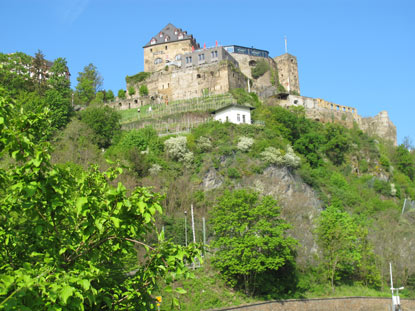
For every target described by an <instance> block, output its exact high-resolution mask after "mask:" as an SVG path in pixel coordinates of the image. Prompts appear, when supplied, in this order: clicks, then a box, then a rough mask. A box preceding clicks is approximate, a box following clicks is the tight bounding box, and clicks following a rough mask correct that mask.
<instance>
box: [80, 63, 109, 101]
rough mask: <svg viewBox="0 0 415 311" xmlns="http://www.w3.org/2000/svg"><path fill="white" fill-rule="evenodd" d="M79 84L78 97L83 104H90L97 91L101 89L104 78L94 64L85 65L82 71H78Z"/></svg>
mask: <svg viewBox="0 0 415 311" xmlns="http://www.w3.org/2000/svg"><path fill="white" fill-rule="evenodd" d="M76 79H77V80H78V84H77V86H76V95H77V98H78V99H79V100H80V102H81V103H83V104H89V103H90V102H91V101H92V100H93V99H94V98H95V95H96V93H97V92H98V91H99V90H100V88H101V86H102V83H103V78H102V76H101V75H100V73H99V72H98V70H97V67H95V66H94V65H93V64H89V65H88V66H85V67H84V70H83V71H82V72H79V73H78V77H77V78H76Z"/></svg>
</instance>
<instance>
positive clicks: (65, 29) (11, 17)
mask: <svg viewBox="0 0 415 311" xmlns="http://www.w3.org/2000/svg"><path fill="white" fill-rule="evenodd" d="M169 22H170V23H172V24H174V25H175V26H176V27H179V28H182V29H183V30H187V31H188V33H189V34H193V36H194V37H195V38H196V39H197V41H198V42H199V43H200V44H201V46H203V44H204V43H206V45H207V46H208V47H209V46H213V45H215V41H216V40H217V41H218V43H219V45H227V44H237V45H242V46H253V47H256V48H260V49H264V50H268V51H269V52H270V55H271V56H272V57H275V56H278V55H281V54H283V53H284V36H287V38H288V52H289V53H291V54H293V55H295V56H297V60H298V65H299V78H300V89H301V94H302V95H304V96H310V97H319V98H323V99H325V100H328V101H332V102H335V103H337V104H340V105H346V106H353V107H355V108H357V110H358V113H359V114H360V115H362V116H374V115H376V114H377V113H379V112H380V111H382V110H387V111H388V112H389V116H390V118H391V119H392V121H393V122H394V124H395V125H396V126H397V129H398V143H401V142H402V140H403V138H404V137H405V136H409V137H410V138H411V139H412V141H413V142H414V143H415V96H414V94H413V90H414V89H415V0H389V1H384V0H286V1H280V0H262V1H254V0H251V1H247V0H206V1H197V0H193V1H189V0H178V1H174V0H169V1H166V0H147V1H143V0H0V52H3V53H11V52H15V51H21V52H25V53H27V54H30V55H34V54H35V53H36V51H37V50H38V49H40V50H41V51H42V52H43V53H44V54H45V56H46V59H49V60H54V59H56V58H57V57H65V58H66V60H67V61H68V65H69V70H70V72H71V74H72V77H71V82H72V87H73V88H74V87H75V86H76V83H77V81H76V77H77V76H78V72H80V71H82V69H83V67H84V66H85V65H88V64H89V63H93V64H94V65H95V66H97V68H98V70H99V72H100V73H101V75H102V76H103V78H104V88H105V89H112V90H113V91H114V92H115V93H116V92H117V91H118V90H119V89H121V88H124V89H125V76H126V75H133V74H135V73H138V72H140V71H143V49H142V47H143V46H144V45H145V44H146V43H147V42H148V41H149V40H150V39H151V37H152V36H154V35H155V34H157V33H158V31H159V30H161V29H162V28H163V27H164V26H165V25H166V24H168V23H169Z"/></svg>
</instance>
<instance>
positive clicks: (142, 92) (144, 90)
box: [139, 84, 148, 96]
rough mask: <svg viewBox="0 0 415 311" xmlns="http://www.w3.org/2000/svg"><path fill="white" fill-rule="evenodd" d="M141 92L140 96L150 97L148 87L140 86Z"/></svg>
mask: <svg viewBox="0 0 415 311" xmlns="http://www.w3.org/2000/svg"><path fill="white" fill-rule="evenodd" d="M139 92H140V96H147V95H148V87H147V85H145V84H143V85H142V86H140V89H139Z"/></svg>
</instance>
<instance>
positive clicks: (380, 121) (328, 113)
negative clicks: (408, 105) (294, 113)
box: [278, 95, 397, 146]
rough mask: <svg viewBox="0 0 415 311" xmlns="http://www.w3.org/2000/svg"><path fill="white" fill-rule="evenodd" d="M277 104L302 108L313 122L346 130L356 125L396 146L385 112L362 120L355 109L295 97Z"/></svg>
mask: <svg viewBox="0 0 415 311" xmlns="http://www.w3.org/2000/svg"><path fill="white" fill-rule="evenodd" d="M278 104H279V105H280V106H282V107H286V108H288V107H304V109H305V113H306V116H307V117H308V118H310V119H313V120H315V121H319V122H323V123H332V122H335V123H338V124H341V125H343V126H345V127H348V128H353V126H354V124H357V125H358V126H359V128H360V129H361V130H363V131H364V132H366V133H367V134H369V135H376V136H379V137H381V138H383V139H386V140H389V141H392V142H393V144H394V145H395V146H396V145H397V137H396V126H395V125H394V124H393V123H392V121H391V120H390V119H389V115H388V113H387V111H381V112H380V113H379V114H378V115H376V116H375V117H369V118H362V117H361V116H360V115H359V114H358V113H357V109H356V108H353V107H349V106H342V105H338V104H335V103H332V102H328V101H325V100H324V99H320V98H311V97H305V96H297V95H289V96H288V97H287V98H286V99H282V100H279V101H278Z"/></svg>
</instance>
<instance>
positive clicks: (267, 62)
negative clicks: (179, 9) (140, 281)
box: [112, 23, 397, 145]
mask: <svg viewBox="0 0 415 311" xmlns="http://www.w3.org/2000/svg"><path fill="white" fill-rule="evenodd" d="M143 49H144V73H139V74H137V75H135V76H131V77H127V78H126V81H127V91H128V93H129V94H128V99H127V100H120V99H117V101H116V103H114V104H113V105H112V106H114V107H115V108H117V109H130V108H138V107H140V106H142V105H151V106H153V107H156V106H157V105H163V104H164V105H167V104H168V103H169V102H174V101H178V100H190V99H193V98H198V97H202V96H206V95H218V94H225V93H228V92H229V91H230V90H232V89H235V88H242V89H245V90H247V91H249V92H255V93H256V94H258V95H259V96H260V97H261V98H262V99H263V100H264V101H265V102H267V103H268V104H279V105H281V106H284V107H289V106H302V107H304V108H305V112H306V115H307V116H308V117H310V118H313V119H315V120H317V121H320V122H338V123H342V124H343V125H345V126H347V127H352V126H353V125H354V124H355V123H356V124H357V125H358V126H359V127H360V128H361V129H362V130H364V131H366V132H368V133H369V134H372V135H378V136H380V137H382V138H385V139H388V140H391V141H392V142H393V143H394V144H395V145H396V143H397V139H396V127H395V125H393V123H392V122H391V121H390V119H389V117H388V114H387V112H386V111H382V112H381V113H379V114H378V115H377V116H375V117H373V118H363V117H361V116H359V115H358V114H357V110H356V109H355V108H353V107H346V106H340V105H336V104H334V103H330V102H326V101H324V100H322V99H316V98H310V97H304V96H301V95H300V83H299V77H298V64H297V58H296V57H295V56H294V55H291V54H288V53H285V54H283V55H280V56H277V57H274V58H272V57H270V56H269V52H268V51H266V50H262V49H256V48H253V47H243V46H239V45H226V46H218V44H217V43H216V45H215V46H213V47H206V46H205V45H204V46H203V47H201V46H200V44H198V43H197V41H196V39H195V38H194V37H193V36H192V35H189V34H188V33H187V32H186V31H183V30H182V29H180V28H177V27H175V26H174V25H172V24H170V23H169V24H168V25H166V26H165V27H164V28H163V29H162V30H160V31H159V32H158V33H157V34H156V35H154V36H153V37H152V38H151V39H150V40H149V41H148V43H147V44H146V45H144V47H143Z"/></svg>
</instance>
